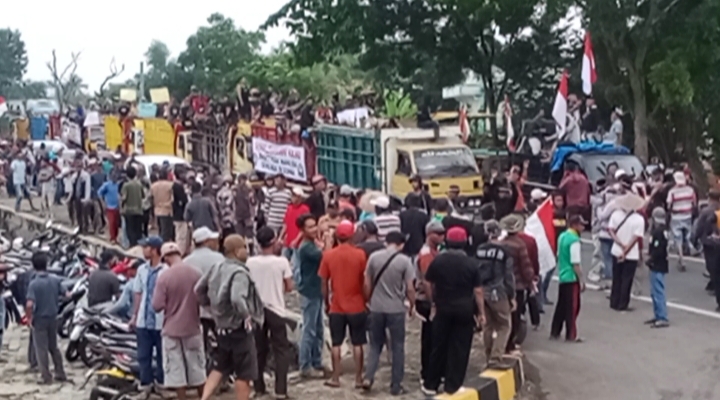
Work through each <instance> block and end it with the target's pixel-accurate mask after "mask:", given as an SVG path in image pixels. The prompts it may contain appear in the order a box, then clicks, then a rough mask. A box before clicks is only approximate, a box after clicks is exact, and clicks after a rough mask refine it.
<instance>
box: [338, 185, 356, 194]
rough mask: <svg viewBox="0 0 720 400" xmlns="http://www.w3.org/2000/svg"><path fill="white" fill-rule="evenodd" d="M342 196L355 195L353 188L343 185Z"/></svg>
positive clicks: (341, 187) (341, 188)
mask: <svg viewBox="0 0 720 400" xmlns="http://www.w3.org/2000/svg"><path fill="white" fill-rule="evenodd" d="M340 194H341V195H343V196H349V195H351V194H353V188H352V187H350V185H342V186H340Z"/></svg>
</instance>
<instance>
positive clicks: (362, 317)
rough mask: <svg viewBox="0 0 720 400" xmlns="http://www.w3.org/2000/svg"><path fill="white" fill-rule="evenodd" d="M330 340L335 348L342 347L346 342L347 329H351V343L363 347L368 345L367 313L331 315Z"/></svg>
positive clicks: (329, 317)
mask: <svg viewBox="0 0 720 400" xmlns="http://www.w3.org/2000/svg"><path fill="white" fill-rule="evenodd" d="M328 319H329V320H330V321H329V325H330V339H331V341H332V345H333V347H338V346H341V345H342V343H343V341H345V329H346V328H350V343H351V344H352V345H353V346H362V345H364V344H366V343H367V313H366V312H362V313H358V314H340V313H330V315H329V316H328Z"/></svg>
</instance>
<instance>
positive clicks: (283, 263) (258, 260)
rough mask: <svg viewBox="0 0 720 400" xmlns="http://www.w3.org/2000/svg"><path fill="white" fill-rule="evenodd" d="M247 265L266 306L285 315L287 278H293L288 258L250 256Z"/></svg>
mask: <svg viewBox="0 0 720 400" xmlns="http://www.w3.org/2000/svg"><path fill="white" fill-rule="evenodd" d="M246 265H247V267H248V269H249V270H250V277H251V278H252V280H253V282H255V288H256V289H257V291H258V294H259V295H260V298H261V299H262V301H263V304H264V305H265V307H267V308H268V309H270V310H272V311H273V312H275V313H276V314H278V315H280V316H284V315H285V279H290V278H292V270H291V269H290V263H289V262H288V260H287V258H285V257H279V256H265V255H259V256H254V257H250V258H248V260H247V263H246Z"/></svg>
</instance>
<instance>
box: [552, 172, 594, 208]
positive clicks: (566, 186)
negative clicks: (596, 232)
mask: <svg viewBox="0 0 720 400" xmlns="http://www.w3.org/2000/svg"><path fill="white" fill-rule="evenodd" d="M565 170H566V171H567V172H566V174H565V176H564V177H563V179H562V181H561V182H560V186H558V189H560V190H562V191H563V192H564V193H565V202H566V204H565V208H566V209H568V212H569V213H571V212H574V213H578V214H582V215H584V216H585V217H586V219H588V220H589V217H588V213H589V210H590V182H589V181H588V179H587V177H586V176H585V174H583V173H582V171H580V166H579V165H577V164H576V163H574V162H568V163H567V165H566V166H565Z"/></svg>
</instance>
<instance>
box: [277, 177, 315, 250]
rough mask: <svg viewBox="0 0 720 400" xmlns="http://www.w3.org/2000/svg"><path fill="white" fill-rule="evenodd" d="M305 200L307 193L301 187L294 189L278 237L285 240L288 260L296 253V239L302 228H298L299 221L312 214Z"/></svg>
mask: <svg viewBox="0 0 720 400" xmlns="http://www.w3.org/2000/svg"><path fill="white" fill-rule="evenodd" d="M304 199H305V192H304V191H303V190H302V188H300V187H297V186H296V187H294V188H293V189H292V197H291V199H290V204H289V205H288V206H287V210H286V211H285V217H283V226H282V229H281V230H280V232H279V234H278V237H279V238H284V242H283V244H284V246H283V254H284V255H285V257H287V259H288V260H292V259H293V253H294V251H295V248H296V247H297V246H296V239H297V238H298V236H299V235H300V228H298V226H297V219H298V218H299V217H300V216H301V215H303V214H307V213H309V212H310V208H309V207H308V206H307V205H306V204H305V203H303V200H304Z"/></svg>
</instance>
